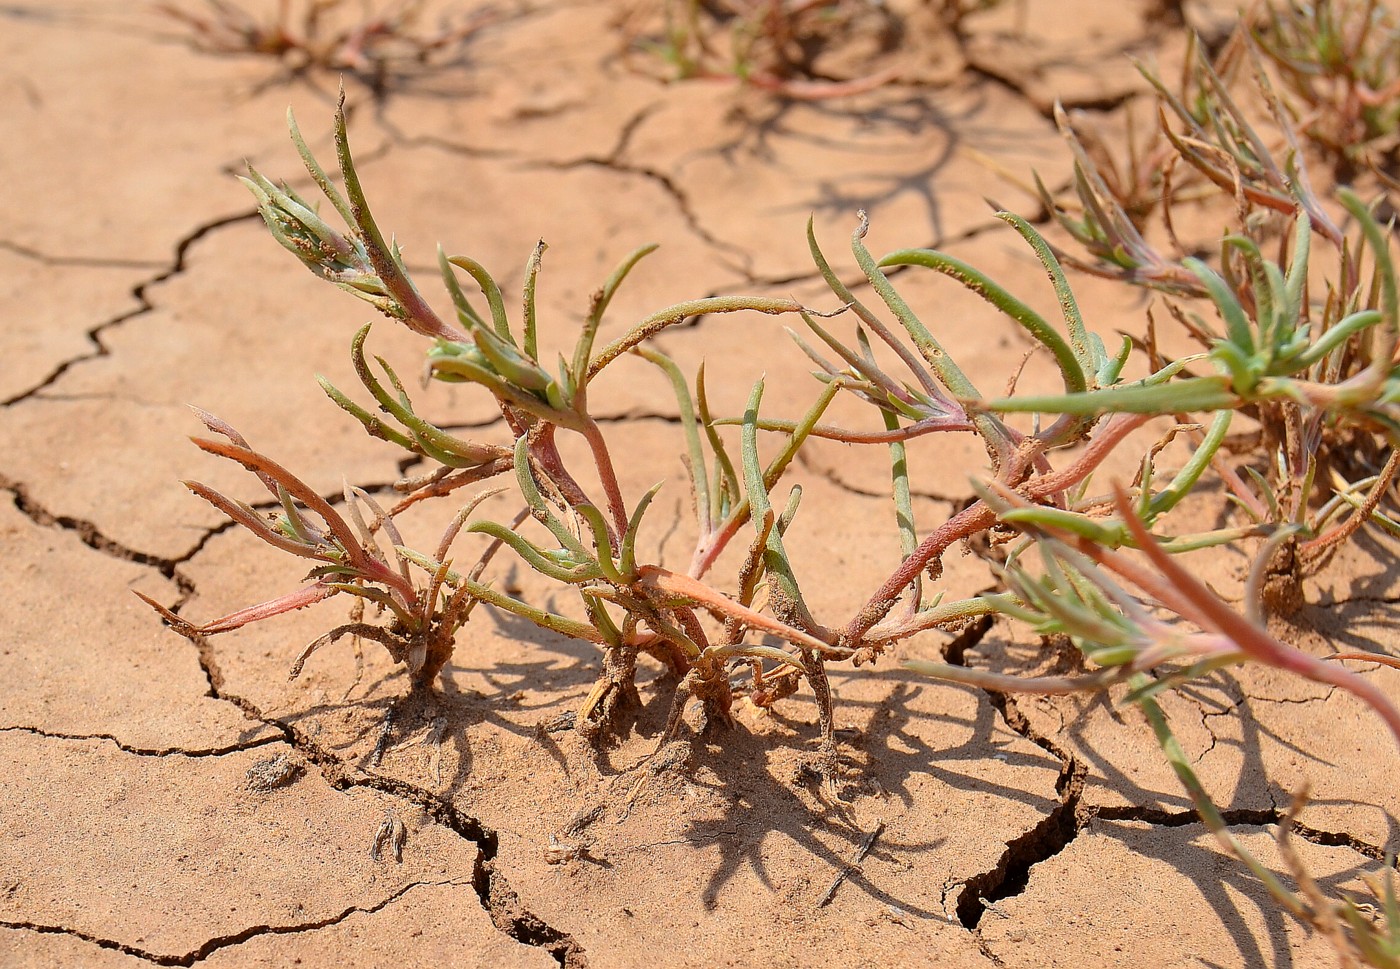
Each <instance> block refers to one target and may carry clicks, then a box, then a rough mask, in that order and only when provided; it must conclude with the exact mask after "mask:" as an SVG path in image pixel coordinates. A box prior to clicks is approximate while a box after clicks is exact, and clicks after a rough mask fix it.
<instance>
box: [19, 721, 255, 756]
mask: <svg viewBox="0 0 1400 969" xmlns="http://www.w3.org/2000/svg"><path fill="white" fill-rule="evenodd" d="M0 733H27V734H32V735H33V736H35V737H43V738H45V739H47V740H71V741H84V740H106V741H108V742H110V743H112V744H115V745H116V747H117V749H118V750H121V751H124V752H125V753H128V754H134V755H135V756H137V757H224V756H227V755H228V754H237V753H240V752H242V751H245V750H253V749H255V748H258V747H266V746H267V745H269V744H280V743H283V739H282V737H281V735H278V736H273V737H262V738H259V739H258V740H245V741H242V742H241V743H236V744H226V745H225V746H222V747H196V748H193V749H191V748H188V747H136V746H133V745H131V744H127V743H123V742H122V741H121V740H119V739H118V738H117V737H115V736H113V735H112V734H109V733H60V732H58V731H54V730H40V729H39V728H38V727H27V726H22V725H16V726H10V727H0Z"/></svg>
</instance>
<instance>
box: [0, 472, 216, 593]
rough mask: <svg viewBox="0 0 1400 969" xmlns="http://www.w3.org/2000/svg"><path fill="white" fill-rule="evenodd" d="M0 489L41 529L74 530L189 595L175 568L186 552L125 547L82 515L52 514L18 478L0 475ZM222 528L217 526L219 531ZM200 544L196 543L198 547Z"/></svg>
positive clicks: (93, 546) (187, 583)
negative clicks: (167, 554)
mask: <svg viewBox="0 0 1400 969" xmlns="http://www.w3.org/2000/svg"><path fill="white" fill-rule="evenodd" d="M0 491H8V492H9V493H10V494H11V495H13V496H14V502H15V508H17V509H18V510H19V511H20V513H21V514H23V515H24V516H25V517H26V518H28V519H29V520H30V521H32V522H34V524H36V525H40V526H42V527H44V528H57V529H60V530H62V531H67V532H73V533H75V534H76V535H77V536H78V538H79V539H80V540H81V541H82V543H83V544H84V545H86V546H87V547H88V548H91V549H94V550H95V551H98V552H102V553H103V554H104V555H110V556H112V557H113V558H116V559H121V560H123V561H126V562H135V563H136V564H137V565H144V566H146V567H147V568H151V569H155V570H156V571H157V572H159V573H160V574H161V575H163V576H165V578H167V579H171V580H172V581H174V582H175V584H176V587H177V588H179V590H180V592H181V593H182V594H188V593H189V591H190V590H191V588H192V586H191V583H190V580H189V579H188V578H186V577H185V576H183V575H181V574H180V572H179V569H178V568H177V566H178V565H180V563H181V562H184V561H185V560H186V559H187V558H188V557H189V554H193V553H188V554H186V555H185V556H182V557H181V558H178V559H168V558H163V557H161V556H159V555H152V554H151V553H150V552H140V551H137V550H136V549H134V548H128V547H127V546H125V545H123V544H121V543H120V542H118V541H116V540H114V539H111V538H108V537H107V536H106V535H104V534H103V533H102V530H101V529H100V528H98V527H97V525H95V524H94V523H92V522H90V521H88V520H87V519H85V518H74V517H73V516H71V515H55V514H54V513H53V512H51V511H49V510H48V509H47V508H45V507H44V506H43V505H41V504H39V502H38V501H36V500H35V499H34V498H33V497H31V496H30V494H29V489H28V488H26V487H25V486H24V485H22V484H20V483H19V482H18V481H13V480H11V479H10V478H8V477H6V476H5V475H4V474H0ZM223 527H226V526H220V529H219V530H222V528H223ZM207 540H208V536H206V537H205V538H204V539H201V541H200V545H202V544H203V543H204V541H207ZM198 547H199V546H196V548H198Z"/></svg>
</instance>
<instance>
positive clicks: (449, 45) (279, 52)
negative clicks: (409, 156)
mask: <svg viewBox="0 0 1400 969" xmlns="http://www.w3.org/2000/svg"><path fill="white" fill-rule="evenodd" d="M425 8H426V0H389V2H379V3H375V2H372V0H276V6H275V7H274V8H272V9H270V10H261V11H259V10H250V9H249V5H248V4H244V3H234V2H231V0H202V3H195V2H194V0H185V2H180V3H177V2H174V0H172V2H164V3H158V4H156V5H155V9H156V11H158V12H159V13H161V14H163V15H164V16H166V17H168V18H170V19H171V20H173V21H175V22H176V23H178V24H180V25H181V26H182V27H183V28H184V30H185V33H184V34H183V39H184V40H185V41H186V42H188V43H189V44H190V45H191V46H192V47H194V48H195V49H196V50H200V51H205V52H207V53H211V54H257V55H262V56H265V57H269V58H273V59H275V60H277V61H279V62H280V63H281V64H282V65H283V66H285V68H286V69H287V70H288V71H289V72H291V73H292V74H300V73H303V72H305V71H308V70H312V69H317V70H325V71H334V72H340V73H343V74H348V75H351V76H353V77H355V78H358V79H359V80H360V81H362V82H364V83H365V84H367V85H369V86H370V87H371V88H372V89H373V90H375V91H381V92H382V91H383V90H384V89H385V88H386V87H387V85H388V84H389V83H390V82H391V81H393V80H395V79H397V78H401V77H402V76H403V75H405V74H406V73H413V72H418V71H422V70H425V69H429V68H440V67H443V66H445V65H447V64H451V63H454V62H456V61H459V60H460V59H461V58H462V57H463V56H464V53H465V47H466V45H467V43H468V42H469V41H470V40H471V38H472V37H473V36H474V35H475V34H476V33H477V32H478V31H479V30H481V29H482V28H483V27H485V26H486V25H487V24H489V23H492V22H493V21H495V20H496V19H498V17H499V16H500V14H499V12H498V11H496V10H495V9H494V8H492V7H490V6H485V7H480V6H479V7H477V8H476V9H474V10H470V11H467V12H465V13H464V14H462V15H461V16H457V17H453V18H446V17H444V18H442V19H441V20H440V21H439V22H438V23H437V24H436V25H435V26H431V27H428V26H425V25H424V24H423V20H425V19H426V18H425V16H424V11H425Z"/></svg>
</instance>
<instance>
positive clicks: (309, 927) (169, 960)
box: [0, 881, 464, 966]
mask: <svg viewBox="0 0 1400 969" xmlns="http://www.w3.org/2000/svg"><path fill="white" fill-rule="evenodd" d="M461 884H464V882H460V881H441V882H410V883H409V884H407V885H405V886H404V887H403V888H400V889H399V890H398V891H396V892H394V893H393V894H392V895H390V896H389V897H388V898H386V899H384V900H383V901H381V902H377V903H375V904H374V905H371V906H369V907H362V906H359V905H352V906H351V907H350V908H347V909H345V910H344V911H343V912H340V913H339V914H337V915H332V916H331V917H330V918H327V919H321V920H319V921H316V922H301V923H297V924H295V925H254V926H250V927H248V928H246V929H243V930H242V931H241V932H237V933H234V934H233V935H221V936H218V937H217V938H213V939H210V940H209V941H208V942H206V943H204V944H203V945H202V946H200V947H199V948H198V949H195V950H194V951H193V952H188V953H186V954H185V955H182V956H163V955H158V954H156V953H154V952H147V951H146V950H144V949H138V948H137V947H135V946H131V945H126V944H125V943H122V942H117V941H115V940H114V939H104V938H101V937H99V936H95V935H90V934H88V933H87V932H82V931H79V930H78V929H70V928H67V927H65V926H62V925H42V924H39V923H35V922H8V921H0V928H6V929H21V930H26V931H30V932H38V933H40V934H41V935H66V936H70V937H72V938H75V939H81V940H83V941H84V942H89V943H91V944H92V945H95V946H97V947H99V948H102V949H112V950H114V951H117V952H123V953H125V954H127V955H129V956H135V957H136V958H138V959H142V960H144V961H146V962H149V963H152V964H154V965H157V966H193V965H195V964H196V963H198V962H200V961H201V960H203V959H207V958H208V957H209V956H211V955H213V954H214V953H215V952H218V951H219V950H220V949H227V948H230V947H231V946H236V945H242V944H243V943H245V942H247V941H249V940H250V939H256V938H258V937H259V936H263V935H295V934H297V933H301V932H315V931H317V930H318V929H324V928H328V927H330V926H332V925H338V924H339V923H341V922H344V921H345V920H346V919H348V918H350V916H352V915H373V914H374V913H376V912H379V911H382V910H383V909H385V908H388V907H389V906H390V905H392V904H393V903H394V902H396V901H398V900H399V899H401V898H403V897H404V896H405V895H407V894H408V893H409V892H411V891H413V890H414V889H415V888H436V887H442V886H447V885H461Z"/></svg>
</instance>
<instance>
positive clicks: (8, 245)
mask: <svg viewBox="0 0 1400 969" xmlns="http://www.w3.org/2000/svg"><path fill="white" fill-rule="evenodd" d="M0 249H4V250H5V251H6V252H11V253H14V254H15V255H16V256H20V257H21V258H24V259H30V260H33V261H34V262H37V263H41V264H43V265H45V266H79V267H83V268H87V269H157V268H159V267H160V263H159V262H158V261H157V260H154V259H109V258H106V257H104V256H55V255H52V254H50V253H47V252H43V251H42V250H39V249H35V248H34V247H33V246H26V245H24V244H23V243H19V242H12V241H10V240H9V239H0Z"/></svg>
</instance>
